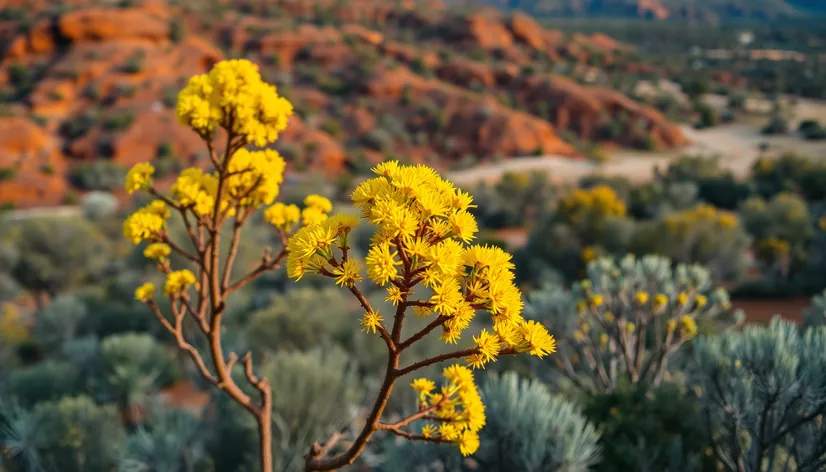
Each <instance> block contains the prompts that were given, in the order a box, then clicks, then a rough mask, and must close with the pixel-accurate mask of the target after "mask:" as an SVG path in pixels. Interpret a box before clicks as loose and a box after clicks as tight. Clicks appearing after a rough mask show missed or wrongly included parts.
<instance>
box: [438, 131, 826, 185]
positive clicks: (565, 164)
mask: <svg viewBox="0 0 826 472" xmlns="http://www.w3.org/2000/svg"><path fill="white" fill-rule="evenodd" d="M683 132H684V133H685V135H686V136H687V137H688V138H689V139H690V140H691V141H692V142H693V144H692V145H691V146H689V147H687V148H685V149H680V150H675V151H669V152H662V153H645V152H634V151H619V152H616V153H614V154H613V155H612V156H611V157H612V159H611V161H609V162H607V163H604V164H602V165H599V164H595V163H592V162H589V161H572V160H570V159H568V158H565V157H560V156H542V157H524V158H515V159H510V160H507V161H504V162H501V163H497V164H489V165H482V166H478V167H475V168H472V169H468V170H463V171H457V172H453V173H451V175H450V179H451V180H452V181H454V182H456V183H459V184H470V183H474V182H479V181H496V180H498V179H499V178H500V177H501V176H502V175H503V174H505V173H507V172H528V171H549V172H550V173H551V175H552V176H553V177H554V178H555V179H557V180H560V181H563V182H576V181H578V180H579V179H580V178H582V177H584V176H586V175H590V174H594V173H601V174H603V175H621V176H625V177H626V178H628V179H630V180H631V181H636V182H640V181H645V180H650V179H651V177H652V176H653V171H654V168H655V167H656V166H660V167H665V166H667V165H668V163H669V162H670V161H671V160H673V159H675V158H677V157H679V156H681V155H685V154H705V155H718V156H720V158H721V159H720V162H721V164H722V165H723V166H724V167H727V168H729V169H730V170H731V171H732V172H733V173H734V174H735V176H737V177H745V176H746V175H747V174H748V171H749V169H750V168H751V166H752V164H753V163H754V161H755V160H756V159H757V158H758V156H759V154H760V150H759V146H760V143H762V142H767V143H769V144H770V146H771V147H770V151H769V154H768V155H777V154H780V153H782V152H784V151H792V150H794V151H796V152H799V153H801V154H804V155H811V156H815V157H820V156H823V157H826V144H824V143H823V142H820V143H810V142H805V141H803V140H802V139H800V138H798V137H794V136H773V137H766V136H761V135H760V134H759V133H758V132H757V130H756V129H754V127H753V126H749V125H741V124H733V125H727V126H720V127H717V128H713V129H708V130H702V131H698V130H694V129H692V128H690V127H683Z"/></svg>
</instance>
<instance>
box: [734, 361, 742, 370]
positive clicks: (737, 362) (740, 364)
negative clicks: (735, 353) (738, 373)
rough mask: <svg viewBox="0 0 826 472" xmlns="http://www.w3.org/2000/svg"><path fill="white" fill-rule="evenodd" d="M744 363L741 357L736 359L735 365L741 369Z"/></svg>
mask: <svg viewBox="0 0 826 472" xmlns="http://www.w3.org/2000/svg"><path fill="white" fill-rule="evenodd" d="M742 365H743V363H742V362H740V359H735V360H734V367H737V368H738V369H739V368H740V367H741V366H742Z"/></svg>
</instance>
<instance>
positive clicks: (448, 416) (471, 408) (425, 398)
mask: <svg viewBox="0 0 826 472" xmlns="http://www.w3.org/2000/svg"><path fill="white" fill-rule="evenodd" d="M442 375H443V376H444V378H445V380H446V382H445V384H444V385H443V386H442V388H441V390H440V391H439V392H435V390H436V384H435V383H434V382H433V381H432V380H429V379H425V378H420V379H416V380H414V381H413V383H412V384H411V386H412V387H413V389H414V390H416V392H418V394H419V402H420V404H421V405H420V408H422V409H425V408H431V409H433V410H434V413H433V416H435V417H437V418H439V420H440V421H439V425H438V427H437V426H436V425H433V424H427V425H425V426H424V427H423V428H422V436H424V437H425V438H439V439H443V440H446V441H450V442H453V443H455V444H456V445H457V446H459V450H460V451H461V452H462V455H465V456H468V455H470V454H473V453H474V452H476V450H477V449H479V430H480V429H482V427H483V426H484V425H485V421H486V418H485V405H484V404H483V403H482V398H481V396H480V395H479V390H478V389H477V388H476V384H475V383H474V381H473V373H472V372H471V371H470V370H469V369H468V368H467V367H464V366H461V365H458V364H455V365H452V366H450V367H446V368H445V369H444V371H443V372H442Z"/></svg>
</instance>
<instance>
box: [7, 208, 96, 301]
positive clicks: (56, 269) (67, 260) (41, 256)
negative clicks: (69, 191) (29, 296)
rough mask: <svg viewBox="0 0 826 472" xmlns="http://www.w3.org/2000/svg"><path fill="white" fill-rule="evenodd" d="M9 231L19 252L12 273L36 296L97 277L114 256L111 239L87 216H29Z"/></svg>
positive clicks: (60, 290) (62, 289)
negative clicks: (86, 219)
mask: <svg viewBox="0 0 826 472" xmlns="http://www.w3.org/2000/svg"><path fill="white" fill-rule="evenodd" d="M5 230H6V231H7V236H8V238H9V241H10V242H11V244H13V245H14V247H15V250H16V252H17V253H18V254H19V256H18V257H17V261H16V263H15V264H14V266H13V267H12V268H11V275H12V276H13V277H14V279H15V280H16V281H17V283H18V284H19V285H20V286H21V287H23V288H24V289H26V290H28V291H30V292H32V293H33V294H35V295H39V294H42V293H45V294H48V295H49V296H50V297H55V296H57V295H58V294H59V293H61V292H63V291H65V290H66V289H69V288H71V287H74V286H78V285H79V284H81V283H85V282H89V281H92V280H95V279H96V277H98V276H99V275H100V273H101V270H102V269H103V267H104V265H105V264H106V262H107V261H108V260H109V258H110V253H109V248H110V245H109V242H108V241H107V240H106V239H105V238H104V237H103V236H102V235H101V234H100V232H99V231H98V230H97V228H95V227H94V226H93V225H92V224H90V223H89V222H87V221H85V220H83V219H78V218H49V217H37V218H28V219H25V220H23V221H21V222H19V223H17V224H15V225H11V227H10V228H9V227H7V228H5ZM2 231H3V230H2V229H0V232H2Z"/></svg>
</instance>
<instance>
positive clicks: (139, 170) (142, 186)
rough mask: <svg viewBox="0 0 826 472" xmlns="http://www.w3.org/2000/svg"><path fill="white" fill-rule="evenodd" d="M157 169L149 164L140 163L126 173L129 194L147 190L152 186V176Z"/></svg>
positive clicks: (126, 186) (126, 185)
mask: <svg viewBox="0 0 826 472" xmlns="http://www.w3.org/2000/svg"><path fill="white" fill-rule="evenodd" d="M154 174H155V168H154V167H152V164H150V163H148V162H139V163H137V164H135V165H134V166H132V168H131V169H129V172H127V173H126V184H125V185H124V187H125V188H126V191H127V192H129V194H130V195H131V194H133V193H135V192H137V191H138V190H147V189H149V187H150V186H151V185H152V176H153V175H154Z"/></svg>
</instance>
